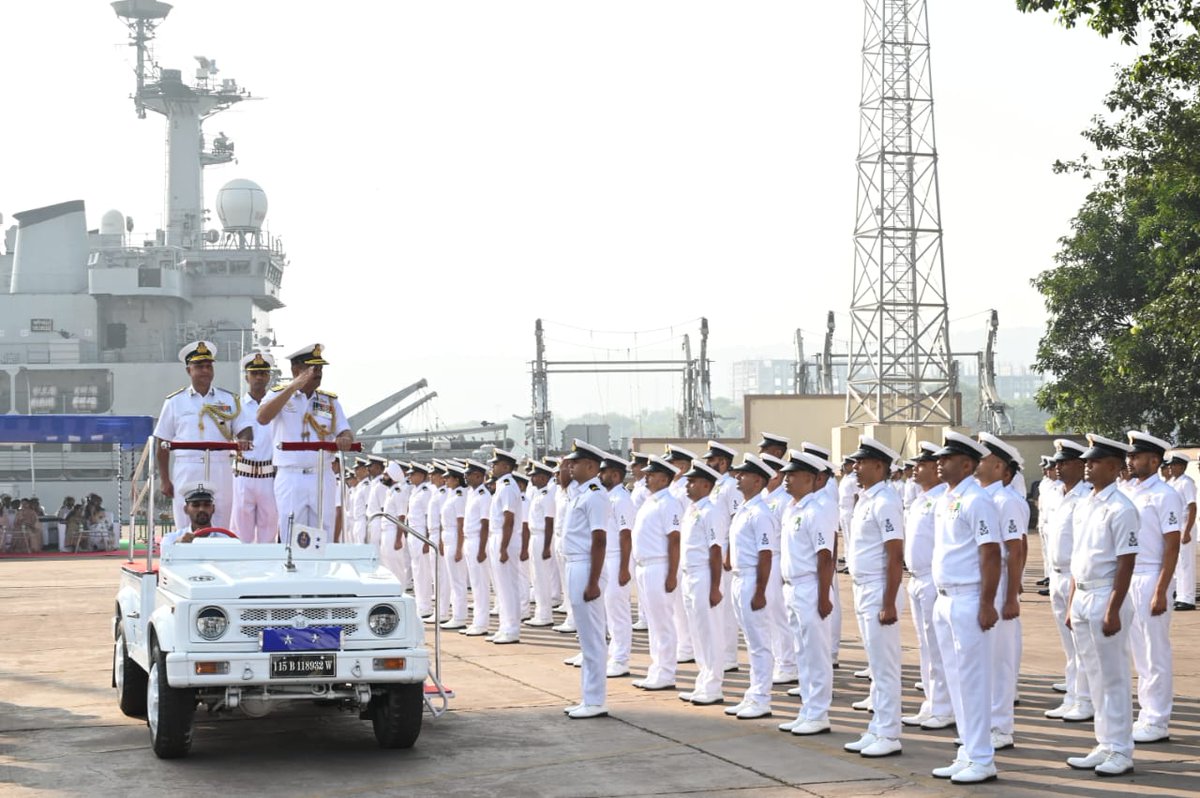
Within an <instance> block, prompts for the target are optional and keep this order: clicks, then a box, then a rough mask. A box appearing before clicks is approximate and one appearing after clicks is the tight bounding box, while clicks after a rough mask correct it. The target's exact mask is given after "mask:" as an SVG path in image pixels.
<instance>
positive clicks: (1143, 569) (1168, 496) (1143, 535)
mask: <svg viewBox="0 0 1200 798" xmlns="http://www.w3.org/2000/svg"><path fill="white" fill-rule="evenodd" d="M1129 499H1130V501H1132V502H1133V506H1134V507H1136V508H1137V511H1138V521H1139V524H1140V527H1141V529H1140V532H1139V534H1138V555H1137V562H1136V563H1135V564H1134V568H1133V572H1134V573H1138V574H1156V573H1158V572H1159V570H1160V569H1161V568H1162V558H1163V535H1166V534H1168V533H1170V532H1179V533H1181V536H1182V532H1183V524H1184V522H1185V520H1186V519H1185V518H1184V517H1183V499H1182V498H1181V497H1180V496H1179V492H1178V491H1176V490H1174V489H1172V488H1171V486H1169V485H1168V484H1167V483H1165V482H1163V481H1162V479H1160V478H1159V476H1158V474H1151V475H1150V476H1149V477H1147V478H1146V479H1142V480H1137V481H1136V482H1134V483H1133V488H1132V490H1131V491H1130V493H1129Z"/></svg>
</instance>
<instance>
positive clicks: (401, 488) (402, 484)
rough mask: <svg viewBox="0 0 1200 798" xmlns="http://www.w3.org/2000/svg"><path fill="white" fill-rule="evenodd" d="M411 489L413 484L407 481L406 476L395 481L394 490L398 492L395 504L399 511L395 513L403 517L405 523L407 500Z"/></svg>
mask: <svg viewBox="0 0 1200 798" xmlns="http://www.w3.org/2000/svg"><path fill="white" fill-rule="evenodd" d="M412 489H413V486H412V483H411V482H409V481H408V477H402V478H401V479H400V481H399V482H398V483H396V492H397V493H399V494H400V496H399V498H398V499H397V505H396V506H397V508H398V509H399V510H400V512H399V513H397V514H396V517H397V518H402V519H404V521H405V522H406V523H407V521H408V500H409V498H410V497H412Z"/></svg>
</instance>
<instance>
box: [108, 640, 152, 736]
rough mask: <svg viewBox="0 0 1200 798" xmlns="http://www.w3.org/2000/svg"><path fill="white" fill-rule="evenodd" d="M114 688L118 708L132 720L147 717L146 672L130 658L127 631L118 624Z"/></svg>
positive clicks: (114, 655)
mask: <svg viewBox="0 0 1200 798" xmlns="http://www.w3.org/2000/svg"><path fill="white" fill-rule="evenodd" d="M113 687H115V688H117V706H119V707H120V708H121V711H122V712H124V713H125V714H126V715H128V716H129V717H131V718H144V717H146V672H145V671H144V670H142V666H141V665H138V664H137V663H136V662H134V661H133V660H132V659H130V658H129V649H128V648H126V647H125V630H124V629H123V628H122V626H121V624H120V623H119V622H118V624H117V637H116V640H115V641H113Z"/></svg>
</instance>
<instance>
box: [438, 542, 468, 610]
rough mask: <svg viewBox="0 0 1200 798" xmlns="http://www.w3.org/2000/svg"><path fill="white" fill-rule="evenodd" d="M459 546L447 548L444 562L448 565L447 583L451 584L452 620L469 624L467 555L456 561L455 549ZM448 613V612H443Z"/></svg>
mask: <svg viewBox="0 0 1200 798" xmlns="http://www.w3.org/2000/svg"><path fill="white" fill-rule="evenodd" d="M455 545H457V544H451V545H448V546H446V556H445V558H443V562H445V563H446V573H447V576H448V578H447V580H446V581H447V583H448V584H449V593H450V611H449V613H448V614H449V615H450V620H452V621H454V622H456V623H466V622H467V555H466V553H465V552H464V553H463V558H462V559H461V560H459V561H458V562H455V561H454V548H455ZM442 612H443V613H446V610H442Z"/></svg>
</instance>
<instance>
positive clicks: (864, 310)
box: [846, 0, 959, 424]
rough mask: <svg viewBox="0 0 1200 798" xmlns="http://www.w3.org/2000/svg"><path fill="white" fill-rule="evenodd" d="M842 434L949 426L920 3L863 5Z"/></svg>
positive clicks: (925, 28)
mask: <svg viewBox="0 0 1200 798" xmlns="http://www.w3.org/2000/svg"><path fill="white" fill-rule="evenodd" d="M864 6H865V9H866V15H865V16H866V20H865V25H864V29H863V68H862V103H861V106H860V109H861V118H860V129H859V150H858V198H857V216H856V221H855V228H854V287H853V297H852V300H851V306H850V317H851V333H850V357H849V372H848V375H847V380H846V423H848V424H872V423H874V424H878V423H895V424H913V423H920V424H957V423H958V421H959V419H958V418H957V416H958V411H957V408H956V403H955V397H954V396H953V394H952V385H953V380H952V376H951V354H950V353H951V350H950V343H949V331H948V328H947V308H946V276H945V266H944V264H943V261H942V224H941V209H940V200H939V198H938V178H937V160H938V159H937V146H936V144H935V140H934V125H933V86H932V81H931V78H930V65H929V23H928V12H927V10H926V5H925V0H865V3H864Z"/></svg>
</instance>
